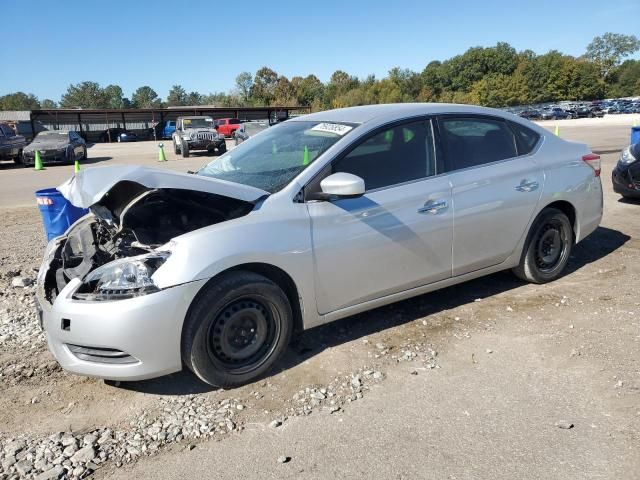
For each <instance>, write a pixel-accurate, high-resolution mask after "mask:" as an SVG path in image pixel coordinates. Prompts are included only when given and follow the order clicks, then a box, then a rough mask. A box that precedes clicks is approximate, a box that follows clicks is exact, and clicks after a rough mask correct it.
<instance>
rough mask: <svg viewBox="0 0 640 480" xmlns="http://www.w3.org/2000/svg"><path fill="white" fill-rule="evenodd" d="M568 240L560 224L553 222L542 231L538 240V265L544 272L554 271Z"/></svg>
mask: <svg viewBox="0 0 640 480" xmlns="http://www.w3.org/2000/svg"><path fill="white" fill-rule="evenodd" d="M565 244H566V238H565V235H564V229H563V228H562V224H560V222H555V221H551V222H549V223H546V224H545V225H543V226H542V228H541V229H540V233H539V235H538V238H537V239H536V265H537V266H538V268H539V269H540V271H542V272H549V271H551V270H553V269H554V268H555V267H556V265H557V264H558V260H560V258H561V257H562V253H563V250H564V246H565Z"/></svg>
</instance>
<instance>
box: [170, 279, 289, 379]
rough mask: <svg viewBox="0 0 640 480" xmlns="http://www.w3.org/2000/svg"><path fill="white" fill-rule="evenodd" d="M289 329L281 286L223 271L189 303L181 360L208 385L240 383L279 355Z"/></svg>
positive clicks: (287, 304) (256, 375)
mask: <svg viewBox="0 0 640 480" xmlns="http://www.w3.org/2000/svg"><path fill="white" fill-rule="evenodd" d="M292 325H293V315H292V313H291V306H290V305H289V301H288V300H287V296H286V295H285V294H284V292H283V291H282V289H280V287H278V286H277V285H276V284H275V283H273V282H272V281H271V280H269V279H267V278H265V277H263V276H262V275H258V274H256V273H253V272H244V271H233V272H227V273H224V274H222V275H221V276H220V277H219V278H216V280H215V281H214V282H211V283H210V284H208V285H207V286H206V287H205V288H204V289H203V291H202V292H200V293H199V294H198V296H197V297H196V299H195V300H194V301H193V303H192V304H191V307H190V308H189V312H188V313H187V318H186V319H185V323H184V327H183V330H182V349H181V351H182V360H183V362H184V364H185V365H186V366H187V367H188V368H189V369H190V370H191V371H192V372H193V373H195V374H196V375H197V376H198V377H199V378H200V379H201V380H202V381H203V382H206V383H208V384H210V385H213V386H217V387H221V388H230V387H236V386H239V385H243V384H245V383H248V382H251V381H253V380H255V379H257V378H259V377H260V376H261V375H263V374H264V373H265V372H267V371H268V370H269V369H270V368H271V366H272V365H273V364H274V362H275V361H276V360H277V359H278V358H279V357H280V356H281V355H282V353H283V352H284V351H285V350H286V348H287V345H288V344H289V340H290V339H291V331H292Z"/></svg>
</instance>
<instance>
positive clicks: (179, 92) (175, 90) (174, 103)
mask: <svg viewBox="0 0 640 480" xmlns="http://www.w3.org/2000/svg"><path fill="white" fill-rule="evenodd" d="M187 97H188V95H187V92H186V90H185V89H184V88H183V87H182V85H174V86H173V87H171V90H169V95H167V105H168V106H170V107H180V106H184V105H187Z"/></svg>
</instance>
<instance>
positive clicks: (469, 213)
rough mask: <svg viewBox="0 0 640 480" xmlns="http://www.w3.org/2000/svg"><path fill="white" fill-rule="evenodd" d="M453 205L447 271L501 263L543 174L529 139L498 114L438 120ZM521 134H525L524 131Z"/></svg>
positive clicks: (521, 229) (521, 230) (526, 218)
mask: <svg viewBox="0 0 640 480" xmlns="http://www.w3.org/2000/svg"><path fill="white" fill-rule="evenodd" d="M438 127H439V133H440V138H441V141H442V144H443V148H444V151H445V152H446V156H447V162H448V168H449V169H450V171H451V174H450V175H449V179H450V181H451V185H452V194H453V205H454V234H453V239H454V240H453V259H452V264H453V275H454V276H456V275H462V274H465V273H469V272H472V271H475V270H479V269H482V268H486V267H490V266H493V265H498V264H500V263H502V262H504V261H505V260H506V259H507V258H508V257H509V256H510V255H511V254H512V253H513V252H514V250H515V248H516V246H517V245H518V242H519V241H520V239H521V238H522V237H523V235H526V231H525V230H526V228H527V226H528V225H529V222H530V220H531V217H532V215H533V214H534V212H535V209H536V205H537V203H538V200H539V199H540V194H541V192H542V184H543V173H542V170H541V168H540V166H539V165H538V164H537V163H536V161H535V156H534V155H532V153H533V152H534V151H535V148H536V147H537V143H538V142H539V140H540V139H539V135H538V134H537V133H536V132H533V131H532V130H529V129H526V127H522V128H524V129H526V130H528V135H529V143H527V141H526V139H525V138H524V137H523V136H522V134H521V133H520V132H519V131H515V130H514V129H513V127H512V126H511V124H509V123H508V122H506V121H505V120H504V119H501V118H499V117H489V116H474V115H465V116H458V115H444V116H441V117H439V119H438ZM525 133H527V132H525Z"/></svg>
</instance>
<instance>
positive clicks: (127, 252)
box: [37, 181, 253, 380]
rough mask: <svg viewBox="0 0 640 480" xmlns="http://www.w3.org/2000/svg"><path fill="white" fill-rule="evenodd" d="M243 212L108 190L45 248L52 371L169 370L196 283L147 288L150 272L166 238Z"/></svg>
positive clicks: (230, 203)
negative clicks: (54, 365) (55, 367)
mask: <svg viewBox="0 0 640 480" xmlns="http://www.w3.org/2000/svg"><path fill="white" fill-rule="evenodd" d="M252 208H253V204H252V203H250V202H246V201H242V200H238V199H233V198H228V197H223V196H220V195H216V194H213V193H208V192H202V191H193V190H188V189H176V188H148V187H144V186H143V185H140V184H138V183H136V182H129V181H122V182H119V183H118V184H117V185H115V186H114V187H113V188H111V189H110V190H109V191H108V192H107V194H105V195H104V197H103V198H102V199H101V200H100V201H99V202H97V203H95V204H94V205H92V206H91V207H90V213H89V214H88V215H86V216H85V217H83V218H81V219H80V220H78V221H77V222H76V223H75V224H74V225H73V226H71V228H70V229H69V230H68V231H67V232H66V234H65V235H64V236H63V237H58V238H55V239H53V240H52V241H51V242H50V243H49V245H48V246H47V249H46V251H45V255H44V260H43V263H42V266H41V268H40V271H39V273H38V289H37V299H38V303H39V304H40V317H41V323H42V326H43V328H44V329H45V331H46V333H47V338H48V342H49V348H50V350H51V351H52V352H53V354H54V356H55V357H56V359H57V360H58V361H59V363H60V364H61V366H62V367H63V368H65V369H67V370H69V371H72V372H74V373H79V374H82V375H87V376H95V377H100V378H108V379H113V380H139V379H145V378H151V377H155V376H159V375H163V374H167V373H171V372H175V371H179V370H180V369H181V368H182V362H181V356H180V338H181V329H182V322H183V320H184V318H185V315H186V313H187V310H188V308H189V305H190V304H191V301H192V300H193V298H194V297H195V295H196V294H197V293H198V291H199V290H200V288H201V287H202V285H203V284H204V283H205V282H206V280H194V281H186V282H184V281H183V282H178V283H176V284H172V285H157V284H156V283H155V281H154V273H155V272H156V271H157V270H158V269H160V268H161V267H162V266H163V265H164V263H165V262H166V261H167V260H168V259H169V258H170V257H171V248H172V244H173V242H172V239H173V238H175V237H178V236H180V235H182V234H184V233H188V232H190V231H193V230H196V229H200V228H204V227H207V226H210V225H214V224H216V223H219V222H223V221H226V220H230V219H233V218H237V217H239V216H242V215H246V214H247V213H249V212H250V211H251V209H252ZM174 268H175V267H174Z"/></svg>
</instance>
